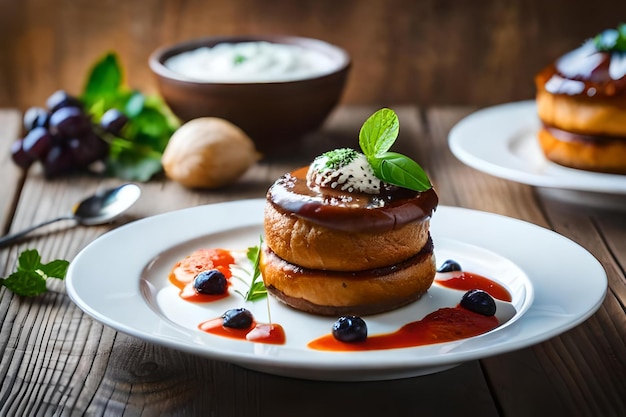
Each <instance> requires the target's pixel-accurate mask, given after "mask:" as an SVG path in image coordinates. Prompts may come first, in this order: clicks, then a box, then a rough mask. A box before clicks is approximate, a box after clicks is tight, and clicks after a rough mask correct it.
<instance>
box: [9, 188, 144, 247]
mask: <svg viewBox="0 0 626 417" xmlns="http://www.w3.org/2000/svg"><path fill="white" fill-rule="evenodd" d="M140 195H141V188H139V186H137V185H136V184H124V185H121V186H119V187H116V188H111V189H108V190H102V191H98V192H97V193H96V194H94V195H92V196H91V197H89V198H87V199H85V200H83V201H81V202H80V203H78V204H76V205H75V206H74V208H73V209H72V212H71V213H70V214H66V215H63V216H60V217H57V218H55V219H51V220H47V221H45V222H43V223H40V224H37V225H35V226H32V227H30V228H28V229H25V230H22V231H21V232H17V233H14V234H11V235H6V236H3V237H1V238H0V247H4V246H7V245H9V244H11V243H13V242H15V241H16V240H18V239H19V238H21V237H22V236H24V235H26V234H28V233H30V232H32V231H33V230H35V229H38V228H40V227H42V226H46V225H48V224H51V223H55V222H58V221H61V220H75V221H76V222H77V223H78V224H80V225H83V226H95V225H99V224H105V223H108V222H110V221H112V220H114V219H115V218H116V217H118V216H120V215H121V214H122V213H124V212H125V211H126V210H128V209H129V208H130V206H132V205H133V204H134V203H135V202H136V201H137V199H138V198H139V196H140Z"/></svg>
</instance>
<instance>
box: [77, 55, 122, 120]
mask: <svg viewBox="0 0 626 417" xmlns="http://www.w3.org/2000/svg"><path fill="white" fill-rule="evenodd" d="M122 80H123V74H122V67H121V65H120V63H119V61H118V58H117V55H116V54H115V53H113V52H110V53H108V54H106V55H105V56H104V57H103V58H102V59H101V60H100V61H98V62H96V64H95V65H94V66H93V68H92V69H91V72H90V74H89V77H88V78H87V82H86V83H85V87H84V89H83V95H82V96H81V99H82V100H83V102H84V103H86V104H87V107H88V108H90V107H91V106H92V105H93V104H94V103H95V102H96V101H98V100H102V99H109V100H112V99H114V98H115V97H116V96H117V94H118V91H119V90H120V87H121V86H122Z"/></svg>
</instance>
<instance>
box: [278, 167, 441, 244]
mask: <svg viewBox="0 0 626 417" xmlns="http://www.w3.org/2000/svg"><path fill="white" fill-rule="evenodd" d="M307 170H308V167H303V168H300V169H297V170H295V171H292V172H290V173H288V174H285V175H283V176H282V177H281V178H279V179H278V180H277V181H276V182H275V183H274V184H273V185H272V186H271V187H270V189H269V191H268V193H267V200H268V201H269V202H270V203H271V204H273V205H274V207H275V208H276V210H278V211H280V212H282V213H287V214H290V215H294V216H298V217H300V218H302V219H305V220H307V221H309V222H311V223H315V224H317V225H320V226H323V227H326V228H328V229H333V230H340V231H345V232H384V231H388V230H393V229H396V228H399V227H401V226H403V225H405V224H407V223H409V222H414V221H423V220H426V219H429V218H430V216H431V215H432V213H433V211H434V210H435V209H436V207H437V204H438V202H439V200H438V197H437V194H436V193H435V191H434V190H433V189H432V188H431V189H430V190H427V191H423V192H418V191H412V190H409V189H406V188H401V187H396V186H391V185H388V184H385V185H384V186H383V187H382V189H381V193H380V194H376V195H370V194H361V193H347V192H343V191H337V190H331V189H324V190H323V191H318V190H312V189H311V188H309V186H308V185H307V182H306V173H307Z"/></svg>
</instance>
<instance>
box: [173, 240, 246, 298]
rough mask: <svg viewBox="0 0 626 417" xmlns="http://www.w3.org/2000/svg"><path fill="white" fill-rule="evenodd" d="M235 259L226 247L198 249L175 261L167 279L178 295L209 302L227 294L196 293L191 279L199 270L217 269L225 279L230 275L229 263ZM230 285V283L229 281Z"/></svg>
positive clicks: (232, 262)
mask: <svg viewBox="0 0 626 417" xmlns="http://www.w3.org/2000/svg"><path fill="white" fill-rule="evenodd" d="M234 263H235V259H234V258H233V256H232V255H231V253H230V251H228V250H226V249H198V250H196V251H195V252H193V253H192V254H190V255H188V256H186V257H185V258H183V259H182V260H180V261H178V262H176V264H175V265H174V267H173V268H172V270H171V272H170V274H169V280H170V282H171V283H172V284H174V285H175V286H176V287H178V288H179V289H180V290H181V291H180V294H179V295H180V297H181V298H182V299H184V300H187V301H192V302H211V301H216V300H220V299H222V298H225V297H227V296H228V292H226V293H224V294H216V295H208V294H198V293H196V291H195V290H194V288H193V280H194V278H195V277H196V275H198V274H199V273H200V272H203V271H208V270H211V269H217V270H218V271H220V272H221V273H222V274H224V276H225V277H226V279H230V278H231V277H232V275H233V274H232V272H231V271H230V265H232V264H234ZM229 285H230V283H229Z"/></svg>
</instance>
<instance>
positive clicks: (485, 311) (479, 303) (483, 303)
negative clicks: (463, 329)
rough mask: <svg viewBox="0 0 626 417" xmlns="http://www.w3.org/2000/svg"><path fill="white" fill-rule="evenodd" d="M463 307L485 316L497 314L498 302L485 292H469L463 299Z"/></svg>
mask: <svg viewBox="0 0 626 417" xmlns="http://www.w3.org/2000/svg"><path fill="white" fill-rule="evenodd" d="M461 307H464V308H466V309H468V310H470V311H473V312H474V313H478V314H482V315H483V316H493V315H494V314H496V302H495V301H494V300H493V297H491V295H489V293H487V292H485V291H483V290H469V291H468V292H466V293H465V294H463V297H462V298H461Z"/></svg>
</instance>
